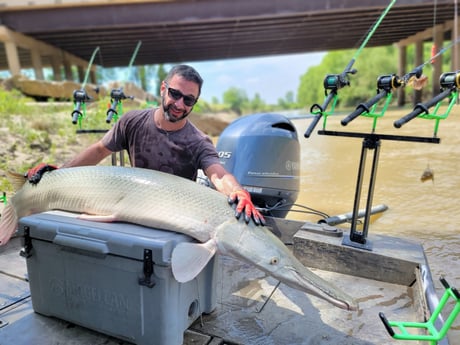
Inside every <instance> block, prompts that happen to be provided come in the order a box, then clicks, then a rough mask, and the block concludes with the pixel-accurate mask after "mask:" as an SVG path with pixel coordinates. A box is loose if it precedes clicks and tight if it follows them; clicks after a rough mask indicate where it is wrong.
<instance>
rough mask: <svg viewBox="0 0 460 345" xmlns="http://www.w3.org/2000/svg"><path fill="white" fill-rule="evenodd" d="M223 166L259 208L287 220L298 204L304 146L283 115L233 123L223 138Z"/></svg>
mask: <svg viewBox="0 0 460 345" xmlns="http://www.w3.org/2000/svg"><path fill="white" fill-rule="evenodd" d="M216 147H217V151H218V153H219V158H220V162H221V163H222V165H223V166H224V167H225V168H226V170H227V171H229V172H231V173H232V174H233V175H234V176H235V177H236V178H237V180H238V181H239V182H240V183H241V185H242V186H243V187H244V188H245V189H247V190H248V192H249V193H250V194H251V198H252V201H253V203H254V204H255V206H256V207H258V208H261V209H262V211H263V213H264V214H266V215H269V216H273V217H279V218H284V217H286V215H287V213H288V212H289V210H290V208H291V206H292V204H294V203H295V201H296V200H297V196H298V194H299V184H300V145H299V141H298V138H297V131H296V129H295V127H294V125H293V124H292V122H291V121H290V120H289V119H288V118H287V117H285V116H283V115H279V114H269V113H267V114H254V115H248V116H244V117H241V118H239V119H237V120H235V121H233V122H232V123H231V124H230V125H229V126H228V127H226V128H225V130H224V131H223V132H222V133H221V135H220V136H219V140H218V142H217V145H216Z"/></svg>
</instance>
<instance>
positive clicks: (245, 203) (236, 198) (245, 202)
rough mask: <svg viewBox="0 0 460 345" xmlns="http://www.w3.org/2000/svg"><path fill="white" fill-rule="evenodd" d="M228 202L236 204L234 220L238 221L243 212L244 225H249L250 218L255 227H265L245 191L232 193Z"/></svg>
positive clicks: (262, 219) (262, 218) (261, 217)
mask: <svg viewBox="0 0 460 345" xmlns="http://www.w3.org/2000/svg"><path fill="white" fill-rule="evenodd" d="M228 202H229V203H230V204H233V203H235V202H238V204H237V205H236V210H235V217H236V218H238V219H239V218H240V216H241V214H242V213H243V211H244V220H245V221H246V223H249V220H250V219H251V218H252V219H253V220H254V223H256V225H265V219H264V217H263V216H262V214H261V213H260V212H259V211H258V210H257V209H256V208H255V206H254V204H253V203H252V201H251V195H250V194H249V192H248V191H247V190H245V189H240V190H238V191H236V192H232V193H231V194H230V196H229V198H228Z"/></svg>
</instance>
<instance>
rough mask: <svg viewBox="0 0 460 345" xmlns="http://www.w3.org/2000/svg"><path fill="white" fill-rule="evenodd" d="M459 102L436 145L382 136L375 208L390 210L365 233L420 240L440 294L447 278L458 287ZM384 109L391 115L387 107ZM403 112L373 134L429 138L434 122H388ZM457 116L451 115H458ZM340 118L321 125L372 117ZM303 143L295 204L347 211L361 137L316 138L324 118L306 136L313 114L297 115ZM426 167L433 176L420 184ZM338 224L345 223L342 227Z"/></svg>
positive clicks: (355, 127)
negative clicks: (382, 206) (397, 124)
mask: <svg viewBox="0 0 460 345" xmlns="http://www.w3.org/2000/svg"><path fill="white" fill-rule="evenodd" d="M458 109H459V108H458V106H457V107H454V108H453V111H452V112H451V114H450V115H449V117H448V118H447V119H445V120H442V121H441V122H440V126H439V130H438V134H437V137H439V138H440V139H441V142H440V143H439V144H433V143H413V142H403V141H389V140H382V141H381V147H380V156H379V161H378V169H377V178H376V183H375V189H374V197H373V205H378V204H385V205H387V206H388V210H387V211H385V212H384V213H382V214H381V215H380V216H379V217H377V219H375V220H373V221H372V223H371V224H370V226H369V234H372V233H375V234H387V235H391V236H397V237H404V238H409V239H412V240H416V241H419V242H421V243H422V245H423V247H424V249H425V252H426V255H427V258H428V262H429V265H430V268H431V273H432V276H433V280H434V282H435V286H436V291H437V292H438V296H439V297H441V295H442V294H443V293H444V288H443V287H442V285H441V284H440V282H439V277H440V276H441V275H443V276H445V278H446V280H447V281H448V282H449V283H450V285H451V286H455V287H457V288H460V173H459V172H460V116H459V115H458V112H459V110H458ZM388 113H389V112H388ZM406 113H408V111H406V112H392V113H391V114H389V115H387V114H385V116H384V117H383V118H380V119H379V120H378V122H377V127H376V128H377V129H376V132H377V133H382V134H392V135H401V136H418V137H433V131H434V121H428V120H424V119H414V120H412V121H411V122H409V123H407V124H406V125H404V126H403V127H401V128H400V129H396V128H394V127H393V122H394V121H395V120H397V119H399V118H400V117H401V116H403V115H405V114H406ZM456 113H457V114H456ZM346 115H347V114H344V115H343V116H329V117H328V120H327V127H326V129H327V130H333V131H350V132H360V133H370V131H371V127H372V120H371V119H370V118H365V117H359V118H357V119H355V120H354V121H352V122H351V123H349V124H348V126H346V127H343V126H342V125H341V124H340V120H341V119H342V118H344V117H345V116H346ZM292 121H293V123H294V124H295V126H296V128H297V131H298V135H299V142H300V145H301V192H300V195H299V198H298V199H297V203H298V204H301V205H305V206H308V207H311V208H314V209H317V210H320V211H323V212H325V213H327V214H329V215H338V214H344V213H348V212H351V211H352V209H353V202H354V195H355V189H356V181H357V176H358V167H359V161H360V155H361V147H362V142H363V139H361V138H349V137H337V136H327V135H319V134H318V133H317V131H318V129H321V128H322V121H321V122H320V123H319V124H318V126H317V127H316V129H315V130H314V131H313V134H312V135H311V136H310V137H309V138H305V137H304V133H305V130H306V129H307V127H308V125H309V124H310V122H311V119H295V120H292ZM373 152H374V151H373V150H369V151H368V154H367V160H366V162H367V164H366V175H365V178H364V183H363V188H362V194H361V195H362V198H361V202H360V208H364V207H365V201H366V198H367V190H368V186H369V175H368V174H369V173H370V170H371V166H370V164H371V162H372V157H373ZM427 168H429V169H431V170H432V172H433V176H434V179H433V180H431V179H430V180H426V181H425V182H422V181H421V176H422V174H423V172H424V171H425V170H426V169H427ZM287 218H293V219H298V220H307V221H313V222H316V221H317V220H319V219H320V218H321V217H319V216H314V215H305V214H299V213H293V212H290V213H289V214H288V216H287ZM341 226H344V227H349V225H347V224H343V225H341ZM448 336H449V340H450V342H451V344H454V345H458V344H460V316H459V317H458V318H457V320H456V322H455V323H454V325H453V327H452V328H451V330H450V331H449V333H448Z"/></svg>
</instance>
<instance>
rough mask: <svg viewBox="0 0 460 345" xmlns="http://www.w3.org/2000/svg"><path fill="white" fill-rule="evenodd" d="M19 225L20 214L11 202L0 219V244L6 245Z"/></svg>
mask: <svg viewBox="0 0 460 345" xmlns="http://www.w3.org/2000/svg"><path fill="white" fill-rule="evenodd" d="M17 227H18V216H17V215H16V210H15V209H14V207H13V205H12V204H11V203H9V204H7V205H6V206H5V208H4V209H3V212H2V218H1V219H0V246H3V245H5V244H6V243H8V241H9V240H10V238H11V236H13V234H14V233H15V231H16V230H17Z"/></svg>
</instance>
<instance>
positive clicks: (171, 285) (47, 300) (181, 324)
mask: <svg viewBox="0 0 460 345" xmlns="http://www.w3.org/2000/svg"><path fill="white" fill-rule="evenodd" d="M19 233H20V234H22V235H24V249H23V251H22V252H21V254H22V255H24V256H26V257H27V270H28V275H29V282H30V291H31V297H32V305H33V309H34V311H35V312H37V313H40V314H43V315H47V316H54V317H57V318H60V319H63V320H66V321H69V322H72V323H75V324H78V325H81V326H84V327H87V328H91V329H93V330H96V331H99V332H101V333H105V334H108V335H112V336H114V337H117V338H120V339H123V340H127V341H130V342H133V343H136V344H149V345H175V344H177V345H180V344H182V343H183V334H184V331H185V330H186V329H187V328H188V327H189V326H190V325H191V324H192V323H193V322H194V321H195V320H196V319H197V318H198V317H199V316H200V315H201V314H202V313H210V312H212V311H213V309H214V308H215V304H216V301H215V295H214V291H215V287H216V282H215V279H214V277H215V276H216V275H215V269H216V266H217V265H216V262H215V259H213V260H211V262H210V263H209V264H208V265H207V266H206V268H205V269H204V270H203V271H202V272H201V273H200V274H199V275H198V277H197V278H196V279H194V280H192V281H190V282H187V283H179V282H177V281H176V280H175V279H174V277H173V275H172V271H171V267H170V258H171V252H172V250H173V248H174V247H175V246H176V245H177V244H178V243H180V242H191V241H194V240H193V239H191V238H190V237H188V236H186V235H183V234H178V233H175V232H170V231H162V230H157V229H151V228H146V227H142V226H137V225H133V224H126V223H97V222H90V221H83V220H79V219H76V218H75V215H73V214H71V213H65V212H58V211H54V212H46V213H41V214H36V215H32V216H28V217H24V218H21V219H20V222H19Z"/></svg>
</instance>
